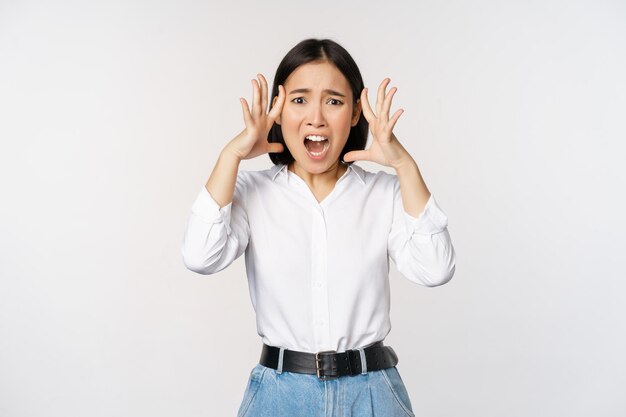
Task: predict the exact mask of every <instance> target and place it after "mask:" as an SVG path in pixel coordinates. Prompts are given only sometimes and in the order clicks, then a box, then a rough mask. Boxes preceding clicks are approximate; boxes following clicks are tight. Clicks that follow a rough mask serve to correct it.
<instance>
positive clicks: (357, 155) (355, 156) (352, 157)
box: [343, 150, 369, 162]
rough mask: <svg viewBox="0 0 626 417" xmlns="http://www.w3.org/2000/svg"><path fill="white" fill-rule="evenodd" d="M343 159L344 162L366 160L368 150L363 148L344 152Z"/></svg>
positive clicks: (367, 158)
mask: <svg viewBox="0 0 626 417" xmlns="http://www.w3.org/2000/svg"><path fill="white" fill-rule="evenodd" d="M343 160H344V161H345V162H352V161H362V160H365V161H368V160H369V151H367V150H364V151H350V152H348V153H346V154H345V155H344V156H343Z"/></svg>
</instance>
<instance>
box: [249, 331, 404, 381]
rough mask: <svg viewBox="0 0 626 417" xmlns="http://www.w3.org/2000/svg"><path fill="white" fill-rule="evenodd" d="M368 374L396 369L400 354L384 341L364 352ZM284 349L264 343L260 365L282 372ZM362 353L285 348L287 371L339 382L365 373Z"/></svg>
mask: <svg viewBox="0 0 626 417" xmlns="http://www.w3.org/2000/svg"><path fill="white" fill-rule="evenodd" d="M363 352H364V354H365V369H366V371H377V370H379V369H386V368H391V367H392V366H395V365H396V364H397V363H398V355H396V352H394V350H393V348H392V347H391V346H384V345H383V342H382V340H381V341H380V342H376V343H374V344H372V345H370V346H368V347H366V348H364V349H363ZM279 356H280V348H277V347H274V346H268V345H266V344H265V343H264V344H263V350H262V352H261V359H260V360H259V363H260V364H261V365H263V366H266V367H268V368H272V369H278V359H279ZM363 368H364V367H363V364H362V363H361V352H360V351H359V350H358V349H351V350H346V351H344V352H336V351H334V350H329V351H324V352H317V353H309V352H298V351H295V350H288V349H285V350H284V351H283V369H282V370H283V371H286V372H296V373H300V374H314V375H317V377H318V378H319V379H323V380H327V379H335V378H339V377H340V376H345V375H350V376H353V375H359V374H361V373H363Z"/></svg>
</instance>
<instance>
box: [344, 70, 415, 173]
mask: <svg viewBox="0 0 626 417" xmlns="http://www.w3.org/2000/svg"><path fill="white" fill-rule="evenodd" d="M390 81H391V80H390V79H389V78H385V79H384V80H383V81H382V82H381V83H380V86H379V87H378V96H377V98H376V114H374V112H373V111H372V108H371V107H370V104H369V100H368V98H367V91H368V90H367V88H364V89H363V91H362V92H361V107H362V110H363V115H364V116H365V119H366V120H367V121H368V122H369V128H370V131H371V132H372V137H373V141H372V145H371V146H370V147H369V148H368V149H365V150H362V151H351V152H348V153H346V154H345V155H344V158H343V159H344V161H346V162H350V161H359V160H366V161H372V162H376V163H378V164H381V165H385V166H388V167H393V168H397V167H398V166H399V165H400V164H401V163H402V161H404V160H406V158H407V156H408V157H409V158H410V155H409V154H408V152H407V151H406V149H404V147H403V146H402V145H401V144H400V142H399V141H398V138H396V136H395V135H394V134H393V128H394V126H395V125H396V122H397V121H398V119H399V118H400V115H401V114H402V113H403V112H404V110H403V109H399V110H397V111H396V112H395V113H394V114H393V116H391V118H389V110H390V109H391V101H392V99H393V95H394V94H395V93H396V91H398V89H397V88H396V87H393V88H392V89H391V90H389V92H387V91H386V90H387V85H388V84H389V82H390Z"/></svg>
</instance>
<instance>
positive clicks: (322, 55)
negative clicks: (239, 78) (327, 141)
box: [268, 39, 369, 165]
mask: <svg viewBox="0 0 626 417" xmlns="http://www.w3.org/2000/svg"><path fill="white" fill-rule="evenodd" d="M313 61H328V62H330V63H331V64H333V65H334V66H335V67H337V69H338V70H339V71H340V72H341V73H342V74H343V75H344V77H346V79H347V80H348V83H349V84H350V87H351V88H352V98H353V105H356V102H357V100H358V99H359V97H360V96H361V91H362V90H363V87H364V84H363V78H362V77H361V72H360V71H359V67H357V65H356V62H354V59H352V57H351V56H350V54H349V53H348V51H346V50H345V49H344V48H343V47H342V46H341V45H339V44H338V43H336V42H334V41H331V40H330V39H305V40H303V41H302V42H300V43H298V44H297V45H296V46H294V47H293V48H292V49H291V50H290V51H289V52H287V55H285V57H284V58H283V60H282V61H280V64H279V65H278V68H277V69H276V75H275V76H274V85H273V86H272V97H271V99H270V101H269V103H270V108H271V104H272V103H273V101H274V97H277V96H278V86H279V85H284V84H285V81H286V80H287V78H288V77H289V75H290V74H291V73H292V72H294V71H295V70H296V68H298V67H299V66H301V65H304V64H308V63H309V62H313ZM368 129H369V124H368V123H367V120H366V119H365V117H364V116H363V113H362V112H361V115H360V117H359V121H358V122H357V124H356V125H354V126H353V127H351V128H350V134H349V136H348V141H347V142H346V145H345V146H344V148H343V150H342V151H341V154H340V155H339V160H340V161H343V156H344V155H345V154H346V153H348V152H350V151H355V150H363V149H365V145H366V144H367V132H368ZM268 141H269V142H271V143H282V144H283V147H284V150H283V152H279V153H278V152H271V153H269V154H268V155H269V157H270V159H271V160H272V162H273V163H274V164H275V165H277V164H289V163H290V162H292V161H293V160H294V157H293V155H291V152H289V149H287V145H286V144H285V139H284V138H283V133H282V131H281V127H280V125H278V124H277V123H274V125H273V126H272V128H271V129H270V132H269V138H268ZM352 162H354V161H351V162H345V164H347V165H350V164H352Z"/></svg>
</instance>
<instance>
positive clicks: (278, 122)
mask: <svg viewBox="0 0 626 417" xmlns="http://www.w3.org/2000/svg"><path fill="white" fill-rule="evenodd" d="M276 100H278V96H276V97H274V100H272V108H274V106H275V105H276ZM276 124H277V125H279V126H280V114H279V115H278V117H277V118H276Z"/></svg>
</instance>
